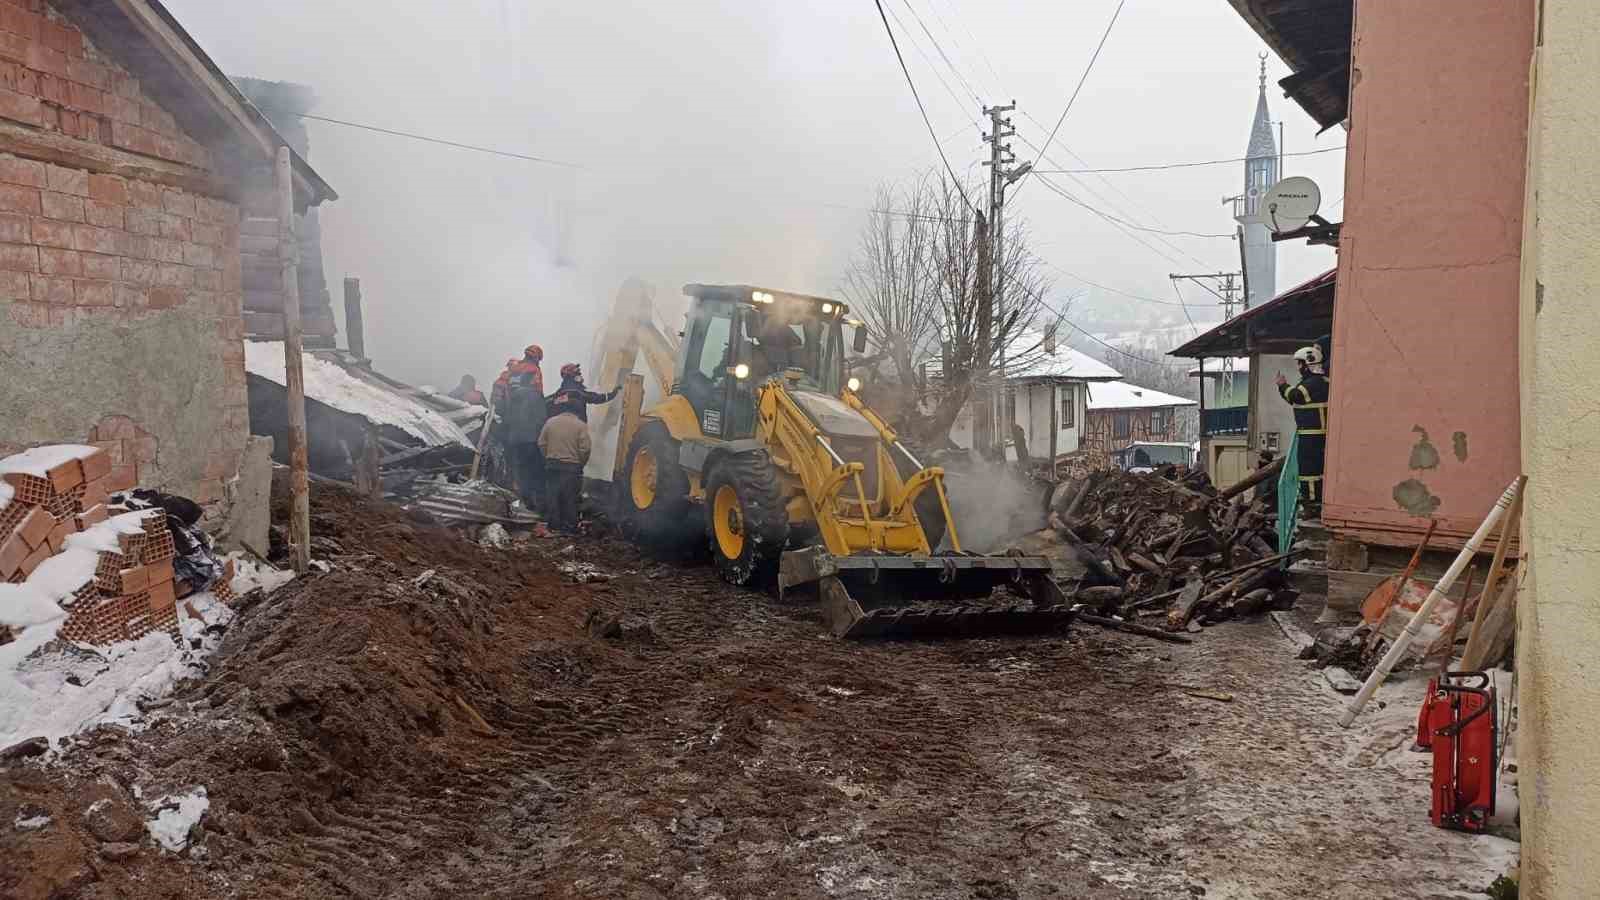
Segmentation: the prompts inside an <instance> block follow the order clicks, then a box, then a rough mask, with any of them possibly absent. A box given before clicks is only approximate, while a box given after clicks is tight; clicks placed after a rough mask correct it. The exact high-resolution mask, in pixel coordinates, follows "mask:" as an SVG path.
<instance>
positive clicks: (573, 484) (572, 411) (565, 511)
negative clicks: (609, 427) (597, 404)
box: [539, 391, 591, 534]
mask: <svg viewBox="0 0 1600 900" xmlns="http://www.w3.org/2000/svg"><path fill="white" fill-rule="evenodd" d="M582 393H583V392H582V391H563V392H559V393H557V394H556V396H555V399H554V402H553V404H552V405H551V407H550V412H551V416H550V418H549V419H547V420H546V421H545V423H544V429H543V430H542V431H540V433H539V450H540V451H541V452H542V453H543V454H544V458H545V470H546V478H547V479H548V481H547V483H546V488H545V504H546V507H547V509H548V513H547V515H548V518H549V519H550V527H551V528H553V529H555V530H556V531H558V532H561V533H563V534H575V533H577V531H578V499H579V497H580V496H581V495H582V493H583V467H584V466H585V465H586V464H588V462H589V453H590V450H591V445H590V442H589V426H588V425H587V424H585V423H584V421H583V420H582V419H581V418H579V415H578V414H579V413H580V412H582V411H583V408H584V406H585V405H586V404H585V402H584V400H583V397H582Z"/></svg>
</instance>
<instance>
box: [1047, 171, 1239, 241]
mask: <svg viewBox="0 0 1600 900" xmlns="http://www.w3.org/2000/svg"><path fill="white" fill-rule="evenodd" d="M1044 183H1045V184H1046V185H1048V186H1049V187H1050V188H1051V189H1053V190H1054V191H1055V192H1056V193H1057V194H1060V195H1061V196H1062V197H1065V198H1066V199H1067V200H1069V201H1071V202H1073V203H1076V204H1077V205H1079V206H1081V207H1083V208H1084V209H1087V210H1088V211H1090V212H1092V213H1094V214H1095V215H1097V216H1099V217H1100V218H1102V219H1105V220H1106V221H1107V222H1114V223H1116V224H1118V225H1123V226H1126V227H1128V228H1132V229H1133V230H1134V231H1148V232H1149V233H1151V234H1166V235H1172V236H1174V237H1197V238H1227V239H1228V240H1230V241H1231V240H1233V237H1234V235H1233V232H1227V233H1222V232H1216V233H1210V232H1203V231H1168V230H1165V229H1162V228H1151V227H1149V226H1148V225H1140V224H1138V223H1137V222H1130V221H1128V220H1127V219H1119V218H1117V217H1116V216H1113V215H1111V214H1110V213H1108V212H1104V211H1102V210H1098V209H1095V208H1094V207H1093V206H1090V205H1089V204H1087V203H1085V202H1083V201H1082V200H1079V199H1078V198H1077V197H1074V196H1072V195H1071V194H1069V193H1067V191H1066V189H1065V188H1063V187H1061V186H1060V185H1058V184H1056V183H1055V182H1053V181H1050V180H1049V179H1044ZM1174 249H1176V248H1174Z"/></svg>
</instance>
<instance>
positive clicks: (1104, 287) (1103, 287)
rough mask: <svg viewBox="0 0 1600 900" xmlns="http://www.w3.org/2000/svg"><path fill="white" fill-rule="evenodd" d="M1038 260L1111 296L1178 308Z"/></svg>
mask: <svg viewBox="0 0 1600 900" xmlns="http://www.w3.org/2000/svg"><path fill="white" fill-rule="evenodd" d="M1040 259H1041V260H1043V262H1044V264H1045V265H1047V266H1049V267H1050V268H1052V269H1055V270H1056V271H1057V272H1060V273H1061V274H1063V275H1065V276H1067V277H1068V278H1071V279H1073V280H1075V281H1081V282H1083V283H1084V284H1087V285H1089V286H1090V287H1096V288H1099V289H1100V290H1102V291H1109V292H1111V293H1113V294H1118V295H1120V296H1123V297H1127V298H1128V299H1130V300H1140V301H1143V302H1145V303H1157V304H1160V305H1162V306H1178V305H1179V304H1177V303H1174V302H1172V301H1171V300H1162V299H1159V298H1157V297H1146V296H1144V295H1143V294H1132V293H1129V292H1127V291H1124V290H1121V289H1119V288H1114V287H1110V286H1108V285H1104V284H1101V283H1100V282H1098V281H1090V280H1089V279H1087V278H1085V277H1083V276H1082V275H1079V274H1078V273H1077V272H1072V271H1068V270H1067V269H1063V268H1061V267H1060V266H1058V265H1056V264H1055V263H1053V262H1051V261H1050V260H1048V259H1044V258H1043V257H1040ZM1189 305H1190V306H1218V305H1220V304H1216V303H1191V304H1189Z"/></svg>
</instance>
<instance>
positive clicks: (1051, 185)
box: [1039, 178, 1183, 265]
mask: <svg viewBox="0 0 1600 900" xmlns="http://www.w3.org/2000/svg"><path fill="white" fill-rule="evenodd" d="M1039 182H1040V183H1041V184H1043V185H1044V186H1045V187H1046V188H1048V189H1049V190H1050V191H1051V192H1052V193H1055V194H1057V195H1059V196H1061V197H1064V198H1066V199H1067V200H1070V201H1072V202H1073V203H1076V204H1077V205H1079V206H1082V207H1084V208H1085V209H1088V210H1089V211H1090V212H1092V213H1095V214H1096V215H1098V216H1100V217H1101V218H1103V219H1105V220H1106V221H1107V222H1110V223H1111V225H1112V227H1113V228H1116V229H1117V230H1118V231H1121V232H1122V233H1123V234H1125V235H1127V236H1128V238H1129V239H1131V240H1133V241H1134V242H1135V243H1137V244H1139V245H1140V246H1142V247H1144V248H1145V249H1146V250H1149V251H1150V252H1151V253H1154V254H1155V255H1157V256H1159V257H1161V258H1162V259H1164V260H1166V261H1167V262H1169V263H1172V264H1173V265H1183V264H1182V263H1180V262H1178V260H1177V259H1176V258H1175V257H1173V256H1171V255H1169V254H1167V253H1165V252H1163V251H1162V250H1161V249H1159V248H1158V247H1156V246H1155V245H1154V244H1151V243H1150V242H1149V241H1146V240H1145V239H1144V238H1141V237H1140V236H1139V235H1138V234H1137V233H1135V232H1134V231H1133V229H1131V228H1126V227H1124V226H1123V225H1122V224H1120V223H1119V222H1118V221H1117V220H1116V219H1115V218H1114V217H1112V216H1108V215H1106V214H1104V213H1101V212H1100V211H1099V210H1097V209H1095V208H1094V207H1091V206H1089V205H1088V204H1086V203H1084V202H1083V201H1081V200H1079V199H1078V198H1076V197H1074V196H1072V195H1071V194H1068V193H1067V192H1066V190H1065V189H1063V188H1062V187H1061V186H1060V185H1058V184H1056V183H1055V182H1053V181H1050V180H1049V179H1046V178H1040V179H1039Z"/></svg>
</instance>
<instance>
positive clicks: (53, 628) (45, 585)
mask: <svg viewBox="0 0 1600 900" xmlns="http://www.w3.org/2000/svg"><path fill="white" fill-rule="evenodd" d="M155 512H157V513H159V510H157V511H155ZM149 513H150V511H139V512H133V513H127V514H125V515H120V516H115V517H113V518H111V519H107V520H106V521H105V522H102V523H100V524H98V525H96V526H94V527H93V528H91V529H89V530H88V531H83V532H79V533H77V534H73V535H71V536H69V537H68V538H67V547H66V548H65V549H64V550H62V552H60V553H58V554H56V555H55V556H52V557H51V558H49V559H47V560H45V561H44V562H43V563H41V564H40V566H39V568H38V569H36V570H35V571H34V573H33V575H32V576H30V577H29V578H28V580H27V581H25V582H23V583H21V584H0V624H5V625H10V626H13V627H15V628H20V629H21V631H20V633H19V634H17V635H16V638H15V640H13V641H12V642H11V643H9V644H4V645H0V747H6V746H10V745H11V744H14V743H16V742H18V741H22V740H26V739H28V738H32V737H39V736H43V737H46V738H48V739H49V740H50V742H51V743H52V745H54V744H57V743H59V742H60V740H61V739H62V738H64V737H66V736H68V735H71V734H75V733H77V732H79V731H82V730H84V729H86V728H92V727H94V726H96V725H100V724H104V723H115V724H119V725H123V726H126V727H129V728H139V727H142V726H143V724H144V711H143V709H142V708H141V706H144V705H148V704H149V703H150V702H152V701H155V700H158V699H160V698H161V697H163V696H165V695H166V694H167V693H168V692H169V691H170V690H171V689H172V686H173V685H174V684H175V683H177V682H178V681H179V680H180V679H183V678H188V677H192V676H195V675H198V674H200V672H202V671H203V668H204V660H205V658H206V657H207V656H209V655H210V654H211V653H212V651H214V650H215V649H216V646H217V644H218V643H219V642H220V640H221V634H222V632H223V631H224V630H225V629H226V626H227V625H228V623H229V622H230V621H231V620H232V618H233V610H232V609H230V608H228V606H227V605H225V604H223V603H221V602H220V601H218V600H217V599H216V597H215V596H214V595H213V594H211V593H210V592H201V593H198V594H194V595H192V596H190V597H187V598H185V599H184V600H181V601H179V603H178V628H179V632H180V635H181V639H180V640H178V641H174V640H173V638H172V637H171V636H170V635H168V634H166V633H165V632H156V633H153V634H148V635H145V636H144V637H143V638H141V639H139V640H137V641H122V642H119V643H115V644H112V645H110V646H106V647H101V646H92V645H88V644H73V645H66V644H63V643H60V642H56V643H54V644H53V643H52V642H54V641H55V639H56V635H57V632H58V631H59V630H60V628H61V624H62V622H63V621H65V619H66V616H67V610H65V609H63V608H62V606H61V604H62V602H63V601H65V600H66V599H67V598H68V597H70V596H71V595H72V593H73V592H74V591H76V590H77V589H78V588H80V587H82V586H83V585H84V584H86V583H87V582H88V581H89V580H90V579H92V578H93V577H94V570H95V564H96V562H97V561H98V555H97V551H99V550H103V549H112V550H114V549H116V546H117V540H116V536H117V535H118V534H123V533H129V532H137V531H139V530H141V528H142V522H143V519H144V517H145V516H146V515H147V514H149ZM235 566H236V570H237V571H238V572H239V573H240V576H239V577H238V578H236V579H235V580H234V587H235V589H236V590H240V591H241V592H242V591H243V590H249V589H252V588H254V587H257V586H260V587H264V588H266V589H267V590H268V591H271V590H272V589H274V588H276V587H278V586H279V585H281V584H283V583H284V582H286V581H288V580H289V579H290V578H292V577H294V576H293V573H282V572H275V571H271V570H264V569H259V568H258V567H257V566H256V565H255V563H254V562H247V561H242V560H236V561H235Z"/></svg>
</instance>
